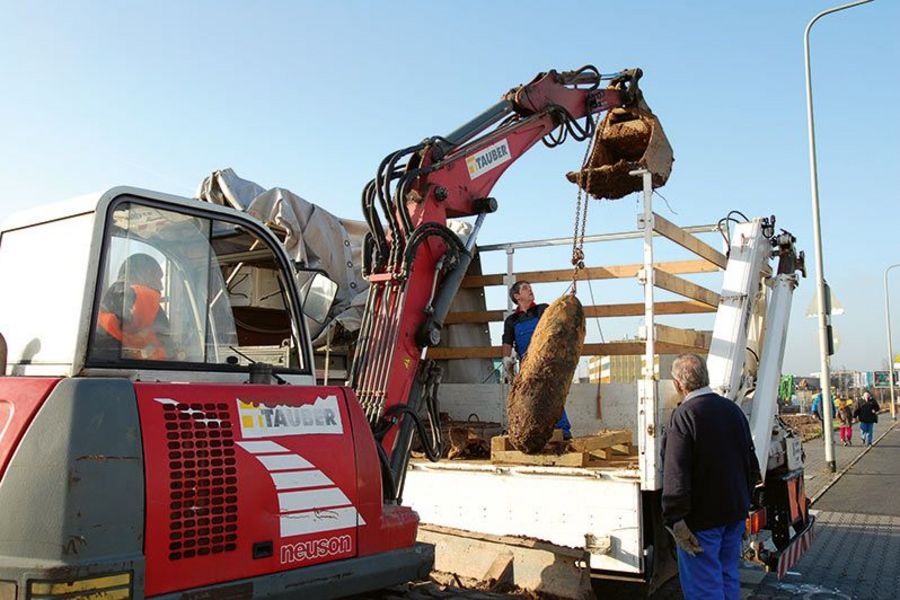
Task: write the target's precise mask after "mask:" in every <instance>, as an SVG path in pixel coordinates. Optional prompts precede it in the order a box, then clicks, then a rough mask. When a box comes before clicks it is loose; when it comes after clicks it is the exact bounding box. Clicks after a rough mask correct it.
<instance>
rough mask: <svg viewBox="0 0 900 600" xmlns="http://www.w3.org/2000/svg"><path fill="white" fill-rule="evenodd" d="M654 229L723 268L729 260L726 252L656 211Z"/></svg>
mask: <svg viewBox="0 0 900 600" xmlns="http://www.w3.org/2000/svg"><path fill="white" fill-rule="evenodd" d="M653 231H655V232H656V233H658V234H660V235H662V236H665V237H667V238H669V239H670V240H672V241H673V242H675V243H676V244H678V245H679V246H681V247H682V248H685V249H687V250H690V251H691V252H693V253H694V254H696V255H697V256H699V257H701V258H704V259H706V260H708V261H709V262H711V263H713V264H714V265H717V266H719V267H722V268H723V269H724V268H725V264H726V263H727V262H728V259H727V258H725V255H724V254H722V253H721V252H719V251H718V250H716V249H715V248H713V247H712V246H710V245H709V244H707V243H706V242H704V241H702V240H700V238H698V237H696V236H694V235H692V234H690V233H688V232H686V231H685V230H684V229H682V228H681V227H679V226H678V225H676V224H675V223H672V222H671V221H669V220H668V219H665V218H663V217H661V216H659V215H658V214H656V213H653Z"/></svg>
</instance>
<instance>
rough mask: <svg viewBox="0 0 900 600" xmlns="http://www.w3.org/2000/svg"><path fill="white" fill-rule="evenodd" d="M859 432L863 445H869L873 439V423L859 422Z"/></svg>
mask: <svg viewBox="0 0 900 600" xmlns="http://www.w3.org/2000/svg"><path fill="white" fill-rule="evenodd" d="M859 433H860V434H861V435H862V443H863V445H864V446H871V445H872V443H873V442H874V440H875V423H860V424H859Z"/></svg>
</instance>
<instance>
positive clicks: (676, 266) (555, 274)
mask: <svg viewBox="0 0 900 600" xmlns="http://www.w3.org/2000/svg"><path fill="white" fill-rule="evenodd" d="M655 267H656V268H657V269H660V270H662V271H665V272H666V273H672V274H674V275H684V274H687V273H714V272H716V271H718V270H719V267H718V266H717V265H714V264H711V263H709V262H708V261H705V260H678V261H672V262H661V263H656V264H655ZM643 268H644V264H643V263H637V264H633V265H612V266H607V267H587V268H586V269H584V270H583V271H581V274H580V275H579V278H580V279H582V280H584V279H627V278H629V277H635V276H637V274H638V271H640V270H641V269H643ZM515 276H516V279H517V280H523V279H524V280H525V281H529V282H531V283H548V282H554V281H571V280H572V269H571V268H568V269H558V270H554V271H525V272H522V273H515ZM504 277H506V274H505V273H494V274H490V275H467V276H466V277H465V278H463V280H462V285H461V287H464V288H473V287H485V286H489V285H505V284H504V281H503V278H504Z"/></svg>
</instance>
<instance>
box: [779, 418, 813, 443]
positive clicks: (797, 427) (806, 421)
mask: <svg viewBox="0 0 900 600" xmlns="http://www.w3.org/2000/svg"><path fill="white" fill-rule="evenodd" d="M781 420H782V421H784V424H785V425H787V426H788V427H790V428H791V429H792V430H793V431H794V432H795V433H796V434H797V435H799V436H800V439H801V440H802V441H804V442H805V441H808V440H811V439H815V438H817V437H819V436H820V435H822V423H820V422H819V420H818V419H817V418H816V417H815V416H813V415H781Z"/></svg>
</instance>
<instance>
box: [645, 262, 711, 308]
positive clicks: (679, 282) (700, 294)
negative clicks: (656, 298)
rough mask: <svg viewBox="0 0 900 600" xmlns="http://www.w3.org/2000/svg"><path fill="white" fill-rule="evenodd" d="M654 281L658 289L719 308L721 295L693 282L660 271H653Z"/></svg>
mask: <svg viewBox="0 0 900 600" xmlns="http://www.w3.org/2000/svg"><path fill="white" fill-rule="evenodd" d="M653 281H654V283H655V285H656V287H658V288H661V289H664V290H668V291H670V292H672V293H674V294H678V295H679V296H684V297H685V298H690V299H691V300H696V301H698V302H702V303H704V304H706V305H707V306H710V307H712V308H718V306H719V294H717V293H715V292H714V291H712V290H709V289H706V288H705V287H703V286H700V285H697V284H696V283H694V282H693V281H688V280H687V279H684V278H682V277H678V276H676V275H672V274H671V273H666V272H665V271H660V270H659V269H653Z"/></svg>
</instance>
